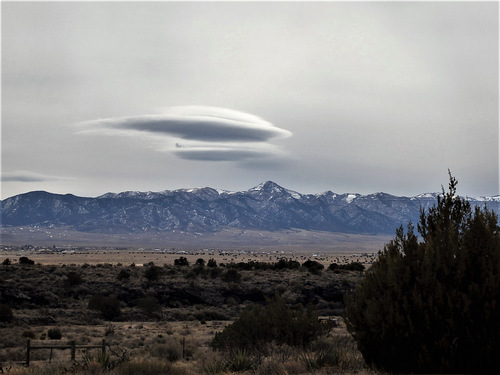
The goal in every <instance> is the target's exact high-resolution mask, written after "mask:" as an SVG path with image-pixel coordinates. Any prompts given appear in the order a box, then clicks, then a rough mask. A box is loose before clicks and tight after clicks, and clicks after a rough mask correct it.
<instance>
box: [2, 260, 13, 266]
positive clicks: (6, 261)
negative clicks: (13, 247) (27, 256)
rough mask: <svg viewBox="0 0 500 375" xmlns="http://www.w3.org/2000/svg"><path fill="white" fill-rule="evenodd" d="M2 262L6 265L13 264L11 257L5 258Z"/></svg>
mask: <svg viewBox="0 0 500 375" xmlns="http://www.w3.org/2000/svg"><path fill="white" fill-rule="evenodd" d="M2 264H3V265H4V266H10V265H11V264H12V262H11V261H10V259H9V258H5V259H4V260H3V262H2Z"/></svg>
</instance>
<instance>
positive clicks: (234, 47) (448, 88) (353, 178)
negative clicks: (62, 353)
mask: <svg viewBox="0 0 500 375" xmlns="http://www.w3.org/2000/svg"><path fill="white" fill-rule="evenodd" d="M498 18H499V11H498V2H380V3H374V2H315V3H310V2H286V3H285V2H277V3H269V2H256V3H245V2H234V3H233V2H217V3H211V2H199V3H198V2H151V3H143V2H106V3H103V2H81V3H72V2H41V3H40V2H22V3H21V2H11V3H10V2H2V191H1V195H2V199H4V198H7V197H9V196H12V195H15V194H19V193H23V192H27V191H31V190H46V191H50V192H54V193H73V194H76V195H81V196H98V195H101V194H104V193H106V192H120V191H126V190H140V191H162V190H166V189H169V190H173V189H178V188H191V187H203V186H210V187H213V188H219V189H225V190H233V191H234V190H247V189H249V188H251V187H253V186H255V185H257V184H259V183H261V182H264V181H267V180H273V181H275V182H276V183H278V184H280V185H282V186H284V187H286V188H289V189H292V190H296V191H299V192H302V193H320V192H324V191H327V190H332V191H334V192H336V193H347V192H353V193H362V194H367V193H374V192H379V191H384V192H387V193H391V194H395V195H405V196H411V195H416V194H419V193H426V192H435V191H440V189H441V185H444V186H445V187H446V186H447V183H448V174H447V173H448V172H447V171H448V169H450V170H451V172H452V174H453V175H454V176H455V177H456V178H457V179H458V180H459V185H458V192H459V194H461V195H469V196H478V195H497V194H499V190H498V189H499V185H498V183H499V153H498V146H499V127H498V118H499V113H498V107H499V103H498V101H499V95H498V83H499V76H498V71H499V63H498V55H499V49H498V44H499V37H498V36H499V34H498V23H499V22H498Z"/></svg>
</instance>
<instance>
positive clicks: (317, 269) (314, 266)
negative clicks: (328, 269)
mask: <svg viewBox="0 0 500 375" xmlns="http://www.w3.org/2000/svg"><path fill="white" fill-rule="evenodd" d="M302 266H303V267H305V268H307V270H308V271H309V272H310V273H312V274H314V275H319V274H320V273H321V271H322V270H323V268H325V266H323V265H322V264H321V263H320V262H317V261H315V260H310V259H309V260H306V261H305V262H304V263H302Z"/></svg>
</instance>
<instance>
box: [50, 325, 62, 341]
mask: <svg viewBox="0 0 500 375" xmlns="http://www.w3.org/2000/svg"><path fill="white" fill-rule="evenodd" d="M47 336H48V338H49V339H50V340H60V339H61V338H62V332H61V330H60V329H59V328H51V329H49V330H48V331H47Z"/></svg>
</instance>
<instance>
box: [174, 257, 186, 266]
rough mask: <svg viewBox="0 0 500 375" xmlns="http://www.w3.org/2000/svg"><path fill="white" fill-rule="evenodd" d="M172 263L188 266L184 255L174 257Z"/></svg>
mask: <svg viewBox="0 0 500 375" xmlns="http://www.w3.org/2000/svg"><path fill="white" fill-rule="evenodd" d="M174 265H175V266H184V267H186V266H189V261H188V260H187V258H186V257H180V258H177V259H174Z"/></svg>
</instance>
